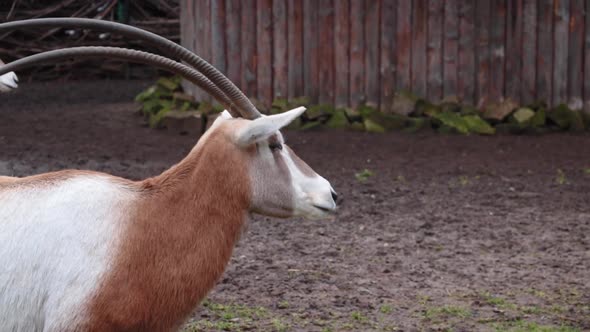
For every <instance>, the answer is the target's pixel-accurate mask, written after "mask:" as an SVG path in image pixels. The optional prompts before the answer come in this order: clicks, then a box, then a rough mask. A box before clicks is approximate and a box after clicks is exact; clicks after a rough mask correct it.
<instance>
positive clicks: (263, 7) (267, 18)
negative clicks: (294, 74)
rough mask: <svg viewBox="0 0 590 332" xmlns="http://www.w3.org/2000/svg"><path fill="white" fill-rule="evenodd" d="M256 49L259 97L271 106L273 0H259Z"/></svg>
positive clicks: (266, 105)
mask: <svg viewBox="0 0 590 332" xmlns="http://www.w3.org/2000/svg"><path fill="white" fill-rule="evenodd" d="M257 2H258V3H257V5H256V16H257V18H256V35H257V37H258V38H257V40H256V49H257V56H256V60H257V62H258V63H257V64H256V69H257V74H256V75H257V79H256V81H257V83H258V84H257V85H258V99H259V101H261V102H262V104H263V105H264V106H265V107H267V108H270V106H271V104H272V0H257Z"/></svg>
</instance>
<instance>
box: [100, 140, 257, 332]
mask: <svg viewBox="0 0 590 332" xmlns="http://www.w3.org/2000/svg"><path fill="white" fill-rule="evenodd" d="M244 157H245V155H243V154H242V153H241V152H240V151H239V150H237V149H233V147H232V146H231V145H228V144H223V142H222V141H221V137H215V136H210V137H209V139H208V140H207V143H206V144H204V145H203V146H202V147H200V148H199V149H198V150H197V151H193V152H192V153H191V154H190V155H189V156H188V157H187V158H185V159H184V160H183V161H182V162H181V163H180V164H178V165H176V166H174V167H173V168H172V169H170V170H169V171H167V172H165V173H163V174H162V175H161V176H158V177H155V178H152V179H148V180H146V181H144V182H142V183H141V190H142V197H143V198H142V199H141V202H140V203H139V204H138V206H137V211H136V212H135V216H136V217H135V218H133V219H132V220H130V221H129V222H130V225H129V226H128V228H127V230H126V232H125V233H124V234H123V239H124V240H123V242H124V243H123V244H122V247H121V248H120V251H119V253H118V256H117V258H116V261H115V264H114V266H113V270H112V271H111V272H110V273H109V274H108V276H107V277H106V279H105V280H104V283H103V285H102V286H101V290H100V291H99V292H98V294H99V295H98V297H97V298H96V299H95V302H94V303H93V306H92V308H93V315H94V314H96V317H98V318H99V319H100V320H102V321H103V322H113V324H114V326H112V327H121V328H122V329H123V330H127V328H131V329H134V328H137V329H138V330H146V331H147V330H149V331H167V330H169V329H170V328H176V327H177V326H178V324H179V323H181V322H182V319H184V318H185V317H186V316H187V315H188V314H190V312H191V311H192V310H193V309H194V308H195V307H196V306H197V305H198V303H199V302H200V301H201V300H202V299H203V297H204V296H206V294H207V292H208V291H209V290H210V289H211V288H212V287H213V286H214V285H215V282H216V281H217V280H218V279H219V278H220V277H221V274H222V273H223V270H224V268H225V266H226V264H227V262H228V261H229V259H230V257H231V253H232V250H233V247H234V245H235V243H236V241H237V240H238V238H239V235H240V232H241V228H242V225H243V222H244V218H245V216H246V213H247V209H248V206H249V199H250V198H249V192H250V189H249V183H248V177H247V174H248V173H247V169H246V162H247V161H246V160H245V158H244ZM240 166H241V167H240ZM100 327H101V328H104V327H109V328H110V327H111V326H110V325H109V326H104V324H103V325H101V326H100Z"/></svg>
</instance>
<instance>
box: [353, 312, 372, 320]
mask: <svg viewBox="0 0 590 332" xmlns="http://www.w3.org/2000/svg"><path fill="white" fill-rule="evenodd" d="M350 318H352V319H353V320H354V321H357V322H360V323H364V322H367V321H368V320H369V319H368V318H367V317H366V316H365V315H363V313H362V312H360V311H353V312H352V313H351V314H350Z"/></svg>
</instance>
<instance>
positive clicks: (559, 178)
mask: <svg viewBox="0 0 590 332" xmlns="http://www.w3.org/2000/svg"><path fill="white" fill-rule="evenodd" d="M555 183H557V184H558V185H564V184H567V183H568V181H567V177H566V175H565V172H564V171H563V170H562V169H560V168H558V169H557V175H556V177H555Z"/></svg>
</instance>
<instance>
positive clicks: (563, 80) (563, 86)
mask: <svg viewBox="0 0 590 332" xmlns="http://www.w3.org/2000/svg"><path fill="white" fill-rule="evenodd" d="M553 6H554V7H553V22H555V23H554V24H555V25H554V27H553V43H554V44H553V45H554V56H555V58H554V59H553V103H554V104H560V103H566V102H567V62H568V59H567V57H568V44H569V41H568V39H569V38H568V37H569V28H568V24H569V13H570V8H569V7H570V1H569V0H556V1H555V2H554V3H553Z"/></svg>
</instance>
